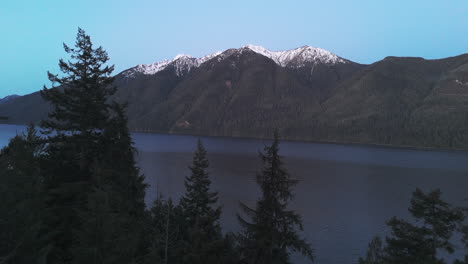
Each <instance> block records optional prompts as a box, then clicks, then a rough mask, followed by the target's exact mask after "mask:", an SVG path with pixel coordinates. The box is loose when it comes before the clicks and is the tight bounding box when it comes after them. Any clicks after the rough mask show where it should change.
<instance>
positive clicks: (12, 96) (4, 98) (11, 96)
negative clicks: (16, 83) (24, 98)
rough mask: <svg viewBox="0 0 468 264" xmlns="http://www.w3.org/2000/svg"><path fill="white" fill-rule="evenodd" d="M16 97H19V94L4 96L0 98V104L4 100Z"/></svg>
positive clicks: (4, 101)
mask: <svg viewBox="0 0 468 264" xmlns="http://www.w3.org/2000/svg"><path fill="white" fill-rule="evenodd" d="M18 97H19V95H16V94H12V95H8V96H5V97H3V98H0V104H3V103H6V102H8V101H10V100H11V99H15V98H18Z"/></svg>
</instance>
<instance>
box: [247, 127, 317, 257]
mask: <svg viewBox="0 0 468 264" xmlns="http://www.w3.org/2000/svg"><path fill="white" fill-rule="evenodd" d="M264 151H265V153H260V159H261V161H262V164H263V168H262V170H261V172H260V173H258V174H257V184H258V185H259V186H260V189H261V192H262V197H261V198H260V200H259V201H257V204H256V207H255V208H250V207H248V206H247V205H245V204H243V203H241V208H242V209H243V211H244V213H245V214H246V215H247V216H248V217H249V218H250V219H247V218H244V217H242V216H239V217H238V218H239V221H240V224H241V226H242V227H243V231H242V232H241V233H240V234H239V243H240V251H241V257H242V260H243V262H244V263H249V264H260V263H265V264H266V263H268V264H270V263H278V264H280V263H281V264H285V263H290V253H291V251H295V252H299V253H301V254H303V255H304V256H306V257H308V258H309V259H310V260H311V261H313V260H314V256H313V252H312V248H311V246H310V244H309V243H307V242H306V241H305V240H304V239H302V238H301V237H300V236H299V233H298V230H302V220H301V217H300V215H299V214H297V213H296V212H294V211H292V210H289V209H288V203H289V201H290V200H291V199H292V198H293V196H294V194H293V191H292V188H293V186H294V185H295V184H296V183H297V181H296V180H293V179H292V178H291V176H290V175H289V174H288V172H287V171H286V170H285V168H284V167H283V162H282V160H281V156H280V155H279V138H278V134H277V133H276V132H275V136H274V140H273V143H272V145H271V146H267V147H265V149H264Z"/></svg>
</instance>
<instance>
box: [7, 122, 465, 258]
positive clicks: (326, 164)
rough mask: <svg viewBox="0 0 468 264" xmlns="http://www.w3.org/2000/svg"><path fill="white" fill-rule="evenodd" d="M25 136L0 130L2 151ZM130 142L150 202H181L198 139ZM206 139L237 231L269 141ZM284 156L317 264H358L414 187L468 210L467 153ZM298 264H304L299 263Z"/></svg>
mask: <svg viewBox="0 0 468 264" xmlns="http://www.w3.org/2000/svg"><path fill="white" fill-rule="evenodd" d="M21 129H22V127H21V126H2V125H0V146H2V145H5V144H6V143H7V138H9V137H11V136H14V135H15V134H16V131H21ZM133 138H134V141H135V146H136V147H137V149H138V150H139V155H138V163H139V165H140V166H141V168H142V171H143V173H144V174H145V176H146V179H147V182H148V183H149V184H150V187H149V188H148V190H147V197H146V200H147V203H148V204H150V203H151V201H153V200H154V198H155V197H156V193H157V191H159V192H161V193H163V194H164V195H169V196H170V197H172V198H174V199H178V198H179V197H180V195H181V194H182V192H183V190H184V186H183V180H184V177H185V176H188V174H189V170H188V168H187V166H188V165H190V162H191V159H192V154H191V153H192V151H193V149H194V148H195V145H196V139H197V138H196V137H192V136H174V135H158V134H140V133H135V134H133ZM203 140H204V143H205V146H206V148H207V150H208V152H209V159H210V162H211V167H210V172H211V178H212V181H213V189H215V190H217V191H219V195H220V203H221V204H222V206H223V216H222V224H223V227H224V229H225V230H228V231H235V230H237V228H238V224H237V221H236V214H237V213H238V211H239V207H238V204H239V202H240V201H242V202H245V203H247V204H249V205H253V204H254V203H255V201H256V199H257V198H258V195H259V192H258V189H257V186H256V184H255V173H256V171H258V169H259V159H258V157H257V153H258V151H260V150H261V149H262V148H263V146H264V145H265V144H268V143H269V142H268V141H263V140H252V139H232V138H203ZM281 154H282V155H284V156H285V165H286V167H287V168H288V170H289V172H290V173H291V174H292V175H293V176H294V177H296V178H297V179H299V180H300V183H299V184H298V185H297V187H296V198H295V200H294V202H293V203H292V204H291V207H292V208H293V209H296V210H298V211H299V212H300V213H301V214H302V216H303V221H304V228H305V230H304V231H305V233H304V235H305V236H306V237H307V238H308V239H309V241H311V242H312V243H313V246H314V248H315V250H316V255H317V263H325V264H328V263H330V264H335V263H336V264H341V263H343V264H345V263H346V264H352V263H357V258H358V257H359V256H362V255H364V253H365V249H366V247H367V243H368V242H369V241H370V239H371V238H372V237H373V236H374V235H377V234H380V235H384V234H385V232H386V230H387V228H386V226H385V220H387V219H388V218H390V217H391V216H395V215H396V216H399V217H406V216H408V211H407V209H406V208H407V207H408V206H409V199H410V197H411V193H412V192H413V191H414V190H415V188H416V187H420V188H422V189H423V190H425V191H428V190H430V189H434V188H440V189H441V190H442V192H443V198H444V199H446V200H448V201H450V202H451V203H453V204H455V205H458V206H461V205H466V202H465V201H464V198H468V191H467V190H468V188H467V186H468V162H467V161H468V152H461V151H419V150H403V149H395V148H378V147H367V146H351V145H338V144H312V143H303V142H283V143H282V144H281ZM460 253H461V250H459V251H458V254H460ZM295 262H296V263H305V261H304V260H303V259H301V258H299V257H296V259H295Z"/></svg>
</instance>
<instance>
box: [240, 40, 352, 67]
mask: <svg viewBox="0 0 468 264" xmlns="http://www.w3.org/2000/svg"><path fill="white" fill-rule="evenodd" d="M243 49H249V50H251V51H253V52H255V53H258V54H261V55H263V56H265V57H268V58H270V59H272V60H273V61H274V62H276V63H277V64H278V65H280V66H283V67H300V66H303V65H304V64H305V63H307V62H321V63H325V64H337V63H346V61H345V60H343V59H342V58H340V57H338V56H337V55H335V54H333V53H331V52H329V51H327V50H324V49H321V48H315V47H311V46H302V47H299V48H296V49H292V50H285V51H270V50H268V49H266V48H264V47H262V46H256V45H252V44H249V45H246V46H244V47H242V48H241V50H243Z"/></svg>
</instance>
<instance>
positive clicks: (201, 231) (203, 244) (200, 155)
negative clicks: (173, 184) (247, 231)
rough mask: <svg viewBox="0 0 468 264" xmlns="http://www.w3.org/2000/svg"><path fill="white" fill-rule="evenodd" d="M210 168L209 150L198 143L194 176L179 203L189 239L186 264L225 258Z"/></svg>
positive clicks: (216, 199)
mask: <svg viewBox="0 0 468 264" xmlns="http://www.w3.org/2000/svg"><path fill="white" fill-rule="evenodd" d="M208 167H209V161H208V159H207V157H206V150H205V148H204V147H203V144H202V141H201V140H200V139H199V140H198V142H197V149H196V151H195V153H194V156H193V162H192V165H191V166H190V167H189V168H190V171H191V175H190V176H188V177H186V179H185V189H186V193H185V195H184V196H183V197H182V198H181V201H180V207H181V210H182V214H183V215H184V231H185V232H184V233H185V237H186V239H185V242H186V243H185V246H184V247H183V250H182V252H181V254H183V256H184V258H183V262H184V263H192V264H196V263H200V264H202V263H220V261H221V260H222V259H223V254H225V252H224V251H223V250H224V249H223V246H224V241H223V237H222V234H221V228H220V225H219V217H220V215H221V208H220V207H219V206H218V204H217V202H218V193H217V192H213V191H211V180H210V178H209V174H208V171H207V169H208ZM221 262H222V261H221Z"/></svg>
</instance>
